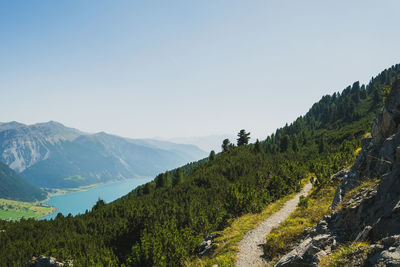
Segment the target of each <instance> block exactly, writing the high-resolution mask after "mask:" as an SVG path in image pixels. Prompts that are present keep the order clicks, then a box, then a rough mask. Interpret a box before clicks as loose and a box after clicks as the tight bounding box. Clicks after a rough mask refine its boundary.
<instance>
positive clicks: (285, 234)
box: [264, 181, 338, 262]
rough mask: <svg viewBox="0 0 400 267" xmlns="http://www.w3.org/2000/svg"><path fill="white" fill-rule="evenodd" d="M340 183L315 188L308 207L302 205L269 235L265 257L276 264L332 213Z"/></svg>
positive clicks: (329, 183)
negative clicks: (331, 209)
mask: <svg viewBox="0 0 400 267" xmlns="http://www.w3.org/2000/svg"><path fill="white" fill-rule="evenodd" d="M337 184H338V182H335V181H329V182H328V183H327V184H325V185H324V186H323V187H320V188H315V189H313V191H312V192H311V194H310V195H309V196H308V197H307V198H308V200H307V201H306V202H307V205H301V206H298V207H297V208H296V210H295V211H294V212H293V213H292V214H291V215H290V216H289V217H288V218H287V219H286V220H285V221H284V222H283V223H282V224H281V225H280V226H278V227H276V228H275V229H273V230H272V231H271V233H269V234H268V235H267V238H266V240H267V241H266V244H265V245H264V253H265V255H266V256H267V257H268V258H270V259H271V260H272V262H275V261H277V260H278V259H279V257H280V256H282V255H283V254H285V253H287V252H289V250H290V246H291V245H292V244H293V243H294V242H296V241H299V240H300V239H301V238H302V237H303V236H304V235H305V233H306V232H307V230H308V229H311V227H312V226H314V225H315V224H316V223H318V222H319V221H320V220H321V219H322V217H323V216H324V215H326V214H328V213H329V212H330V205H331V202H332V199H333V196H334V194H335V191H336V187H337Z"/></svg>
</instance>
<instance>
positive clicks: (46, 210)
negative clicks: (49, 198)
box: [0, 199, 55, 220]
mask: <svg viewBox="0 0 400 267" xmlns="http://www.w3.org/2000/svg"><path fill="white" fill-rule="evenodd" d="M54 211H55V208H54V207H51V206H48V205H45V204H34V203H30V202H21V201H14V200H8V199H0V220H8V219H12V220H18V219H20V218H22V217H23V218H26V219H27V218H40V217H43V216H46V215H49V214H51V213H52V212H54Z"/></svg>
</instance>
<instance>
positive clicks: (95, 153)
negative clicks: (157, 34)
mask: <svg viewBox="0 0 400 267" xmlns="http://www.w3.org/2000/svg"><path fill="white" fill-rule="evenodd" d="M0 155H1V160H2V161H3V162H4V163H6V164H7V165H9V166H10V167H11V168H12V169H14V170H15V171H17V172H19V173H20V174H21V175H22V176H23V177H25V178H26V179H27V180H28V181H30V182H31V183H33V184H35V185H38V186H40V187H77V186H81V185H88V184H94V183H99V182H107V181H110V180H121V179H126V178H134V177H143V176H154V175H155V174H157V173H159V172H162V171H165V170H167V169H170V168H174V167H177V166H179V165H182V164H185V163H187V162H189V161H195V160H198V159H201V158H203V157H204V156H206V155H207V154H206V153H205V152H203V151H202V150H200V149H199V148H197V147H195V146H193V145H180V144H175V143H171V142H161V141H155V140H147V139H129V138H122V137H119V136H115V135H109V134H106V133H103V132H102V133H97V134H88V133H83V132H81V131H79V130H76V129H73V128H69V127H66V126H64V125H62V124H60V123H58V122H54V121H50V122H47V123H38V124H34V125H24V124H20V123H16V122H11V123H1V124H0Z"/></svg>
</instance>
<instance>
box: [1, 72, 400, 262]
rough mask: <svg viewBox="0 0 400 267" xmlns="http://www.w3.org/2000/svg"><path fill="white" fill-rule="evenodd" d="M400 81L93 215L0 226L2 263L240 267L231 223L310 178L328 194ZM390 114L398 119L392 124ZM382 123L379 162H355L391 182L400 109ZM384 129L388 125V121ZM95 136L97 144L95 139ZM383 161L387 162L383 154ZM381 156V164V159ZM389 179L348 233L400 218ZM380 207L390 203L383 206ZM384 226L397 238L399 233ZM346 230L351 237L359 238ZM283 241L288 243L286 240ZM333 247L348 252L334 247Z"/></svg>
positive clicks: (316, 108)
mask: <svg viewBox="0 0 400 267" xmlns="http://www.w3.org/2000/svg"><path fill="white" fill-rule="evenodd" d="M397 77H400V65H396V66H392V67H391V68H390V69H387V70H384V71H383V72H382V73H381V74H379V75H378V76H376V77H375V78H373V79H371V81H370V83H369V84H367V85H360V84H359V83H358V82H355V83H354V84H353V85H351V86H349V87H347V88H345V89H344V90H342V91H341V92H340V93H335V94H333V95H327V96H323V97H322V98H321V100H320V101H318V102H317V103H315V104H314V105H313V106H312V107H311V108H310V110H309V111H308V112H307V114H305V115H304V116H300V117H298V119H296V120H295V121H294V122H293V123H291V124H287V125H285V126H284V127H282V128H279V129H277V130H276V132H275V133H274V134H271V135H270V136H268V137H266V139H265V140H263V141H260V142H256V143H254V144H243V145H240V146H233V145H232V146H228V149H227V150H226V151H224V152H222V153H218V154H217V155H214V156H211V155H210V156H209V157H208V158H206V159H203V160H202V161H199V162H197V163H194V164H189V165H186V166H183V167H181V168H177V169H175V170H171V171H167V172H163V173H161V174H159V175H157V176H156V178H155V179H154V181H152V182H149V183H147V184H145V185H142V186H140V187H138V188H136V189H135V190H133V191H132V192H130V193H129V194H127V195H125V196H123V197H121V198H120V199H118V200H116V201H114V202H111V203H104V201H102V200H99V201H98V202H97V203H96V204H95V205H94V206H93V208H92V210H91V211H88V212H86V213H85V214H81V215H78V216H74V217H73V216H66V217H64V216H63V215H61V214H59V215H57V217H56V219H55V220H51V221H25V220H23V221H21V222H19V223H9V222H4V221H0V229H2V230H3V229H4V231H6V234H2V233H0V258H1V259H2V260H3V262H2V263H3V265H5V266H21V265H23V264H25V263H26V262H27V261H28V260H29V259H30V258H31V257H32V255H51V256H52V257H56V258H57V259H58V260H60V261H67V260H73V261H74V264H76V265H79V266H97V265H99V266H212V265H214V264H218V266H219V265H221V266H233V265H234V252H233V251H234V249H232V248H233V247H234V246H235V242H236V241H234V240H233V239H237V236H238V235H239V233H237V232H239V231H241V230H237V231H236V230H234V231H231V232H234V233H232V235H231V236H230V237H231V238H233V239H229V236H227V234H226V233H227V231H229V228H228V229H227V227H228V226H230V225H231V224H232V223H234V224H235V226H237V224H239V228H240V227H241V226H244V227H247V222H243V224H241V222H240V221H239V217H240V216H242V215H244V214H247V213H258V212H261V211H263V210H264V209H265V208H266V207H267V206H268V205H270V204H271V203H273V202H275V201H276V200H278V199H282V198H283V197H284V196H288V195H290V194H292V193H294V192H296V191H299V190H300V189H301V186H302V182H303V181H306V180H308V181H309V180H311V181H312V183H313V187H314V189H313V190H316V192H321V193H324V192H325V191H324V188H325V187H326V185H327V184H328V183H329V181H330V180H331V179H330V178H331V177H332V175H333V174H335V173H337V172H338V171H340V170H342V169H344V168H348V167H349V166H351V165H352V164H354V163H355V162H356V157H357V153H356V152H357V151H359V147H360V146H363V147H364V146H365V145H367V147H368V142H366V141H365V140H364V141H362V140H363V138H364V137H365V136H367V133H368V132H369V131H370V129H371V122H372V121H373V119H374V118H375V117H376V113H377V112H379V111H380V110H381V109H382V107H383V102H384V101H388V100H387V96H388V94H387V93H388V92H389V91H390V87H391V86H392V85H393V83H394V82H395V80H396V79H397ZM395 106H396V105H395ZM390 110H392V109H390ZM388 115H390V116H388ZM392 115H396V116H393V117H392V118H393V120H392V119H391V116H392ZM381 118H382V121H383V125H387V126H388V127H387V129H390V131H389V130H388V131H384V135H382V134H381V133H383V132H382V131H376V133H377V134H375V133H374V134H373V136H380V135H382V136H384V139H380V138H378V139H379V140H381V141H383V145H382V146H381V145H377V146H374V148H373V147H371V149H372V150H373V152H372V153H373V154H366V155H371V156H372V157H367V160H365V161H362V162H364V163H362V164H361V165H357V166H359V167H360V168H367V169H369V168H371V170H377V171H378V172H377V174H379V175H380V174H382V176H385V172H387V171H390V166H388V165H390V164H388V163H387V162H390V163H392V162H393V160H392V159H391V156H394V159H396V156H397V154H398V153H397V152H398V151H397V150H398V149H397V146H398V142H397V141H398V140H397V139H391V138H390V137H391V136H392V133H393V132H392V130H394V131H397V128H398V124H399V122H400V120H399V118H398V116H397V113H392V114H391V112H389V113H385V115H383V114H382V116H381ZM266 123H267V122H266ZM386 123H387V124H386ZM376 125H381V126H378V128H379V127H381V128H382V129H386V126H385V127H383V126H382V123H377V124H376ZM374 131H375V130H373V132H374ZM388 137H389V138H388ZM92 138H94V139H95V140H98V139H97V137H96V136H93V137H92ZM85 140H86V139H85ZM399 140H400V139H399ZM96 144H97V143H96ZM116 146H118V143H117V144H116ZM375 148H376V149H377V150H376V149H375ZM122 152H123V151H121V153H122ZM381 152H382V153H383V154H381ZM385 155H388V158H385V157H384V158H381V156H385ZM375 158H377V161H373V159H375ZM371 159H372V161H371ZM386 161H387V162H386ZM385 162H386V163H385ZM370 163H371V164H370ZM356 164H357V163H356ZM380 171H382V172H380ZM360 173H362V171H361V172H360ZM368 173H371V174H373V175H374V174H375V172H368ZM390 176H391V177H392V178H390V179H389V180H390V181H391V182H389V183H386V184H385V186H384V188H386V189H387V188H389V189H390V190H389V191H387V192H389V193H390V194H386V195H385V194H384V192H385V191H382V194H379V197H378V198H377V202H376V203H375V205H374V209H373V211H376V214H373V212H370V211H368V205H367V204H368V201H366V202H364V204H363V205H361V207H360V208H358V209H353V208H352V205H350V207H349V210H348V212H349V213H348V214H349V217H350V218H352V217H354V218H357V216H358V217H363V216H364V215H365V218H367V219H368V218H370V219H371V220H364V221H360V222H361V224H358V222H359V221H356V223H354V224H353V223H352V221H349V222H350V224H349V225H346V223H343V224H341V225H340V226H341V227H349V228H348V229H349V230H352V229H355V230H356V231H358V230H359V228H363V230H364V228H367V229H369V228H368V227H367V226H371V227H372V228H374V226H375V225H363V224H362V223H363V222H365V223H376V224H377V226H379V227H377V228H376V230H374V231H373V232H371V233H373V234H374V235H375V234H379V231H380V230H381V229H385V225H386V223H389V224H391V223H393V220H398V205H393V203H395V202H396V200H397V199H398V192H399V186H398V184H399V183H398V172H394V173H392V174H390ZM382 178H383V177H382ZM384 179H385V178H384ZM367 195H368V194H367ZM316 201H318V199H317V200H316ZM381 201H384V202H381ZM386 201H389V202H386ZM391 201H393V203H392V202H391ZM302 202H303V201H302ZM380 203H384V204H385V203H388V204H389V205H388V206H387V207H384V206H380V205H379V204H380ZM379 207H383V208H382V209H379ZM320 209H322V207H320V206H318V205H317V207H316V210H315V213H318V212H319V210H320ZM358 211H361V213H359V212H358ZM390 212H392V213H390ZM313 213H314V211H313ZM378 213H379V214H378ZM311 215H313V214H311V213H310V214H307V215H306V216H311ZM380 215H382V216H383V217H380ZM325 219H326V220H330V218H325ZM331 219H332V220H333V221H332V222H331V223H333V224H334V223H335V222H339V221H335V220H334V218H333V215H332V217H331ZM245 220H247V219H245ZM317 221H318V220H317ZM380 222H382V224H380V225H379V223H380ZM291 223H293V224H294V226H295V227H296V228H298V229H301V231H300V233H299V235H300V236H303V235H306V234H307V233H310V231H311V230H310V229H309V230H307V229H302V228H301V227H302V223H303V221H302V220H299V221H297V220H296V221H292V222H291ZM326 223H328V222H326ZM394 225H395V226H396V224H394ZM386 228H387V229H388V231H387V233H388V234H390V235H391V234H396V232H395V231H398V229H400V228H399V227H397V228H396V229H394V230H393V229H391V228H389V227H386ZM224 229H225V230H224ZM338 229H340V227H339V228H338ZM314 230H315V231H314ZM319 230H329V229H326V224H323V225H321V226H320V227H319V228H318V229H317V228H315V229H314V228H313V230H312V231H311V232H316V231H319ZM389 230H390V231H389ZM392 230H393V231H392ZM215 232H218V233H219V234H222V235H223V236H221V237H219V238H218V240H217V241H219V242H220V243H218V244H217V245H216V246H213V248H215V250H214V251H211V252H210V253H211V255H209V256H210V257H213V256H216V257H219V256H221V258H219V259H218V260H217V261H212V260H213V259H211V258H209V257H208V256H204V258H203V259H199V257H198V255H199V254H198V253H199V252H200V251H199V248H200V246H199V245H200V244H201V242H202V240H204V237H207V236H209V235H210V234H211V233H215ZM339 233H340V231H339ZM354 233H356V232H354ZM230 234H231V233H228V235H230ZM288 234H290V233H288ZM342 234H343V235H342V237H346V236H351V234H352V232H351V231H349V232H348V231H345V232H342ZM348 234H349V235H348ZM43 237H45V238H43ZM377 237H378V238H379V236H377ZM390 237H392V236H390ZM392 239H395V238H392ZM318 240H320V241H322V242H321V244H322V245H329V243H326V242H325V241H327V242H328V241H330V240H331V239H329V240H327V239H323V236H322V237H321V236H320V238H319V239H318ZM208 241H209V240H208ZM208 241H207V242H208ZM214 241H215V240H214ZM342 241H346V240H345V239H338V241H337V242H342ZM372 241H373V242H375V241H377V239H376V240H372ZM386 241H387V240H386ZM386 241H385V240H384V241H382V242H386ZM392 241H393V240H392ZM394 241H396V240H394ZM278 242H279V243H280V245H281V243H282V242H281V240H279V239H278ZM203 244H204V243H203ZM392 244H393V245H395V246H398V243H397V244H396V242H390V244H389V248H388V251H387V253H396V251H397V250H396V249H397V248H395V247H392V248H391V247H390V245H392ZM385 246H386V243H385V244H377V246H375V247H374V248H372V249H374V250H375V249H377V250H376V251H377V252H378V251H379V250H381V249H383V250H381V251H382V252H385V251H384V250H385V249H386V247H385ZM82 248H84V253H82ZM308 248H310V253H312V252H313V251H315V250H314V246H308ZM335 248H341V246H332V249H335ZM226 250H229V251H226ZM232 250H233V251H232ZM339 250H340V251H341V249H339ZM214 252H215V254H213V253H214ZM322 254H323V253H321V255H322ZM201 260H204V261H203V262H201ZM192 261H193V262H192ZM292 266H296V265H292ZM349 266H354V265H349Z"/></svg>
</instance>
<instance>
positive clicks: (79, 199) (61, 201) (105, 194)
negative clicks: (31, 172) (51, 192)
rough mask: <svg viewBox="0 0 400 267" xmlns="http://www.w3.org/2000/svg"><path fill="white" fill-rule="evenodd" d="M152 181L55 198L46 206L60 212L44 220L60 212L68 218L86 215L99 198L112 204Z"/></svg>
mask: <svg viewBox="0 0 400 267" xmlns="http://www.w3.org/2000/svg"><path fill="white" fill-rule="evenodd" d="M152 179H153V178H140V179H129V180H125V181H120V182H115V183H109V184H104V185H100V186H97V187H94V188H90V189H88V190H86V191H79V192H73V193H68V194H64V195H56V196H53V197H51V198H50V200H49V201H47V202H45V203H44V204H47V205H51V206H54V207H56V208H57V209H58V210H57V212H56V213H54V214H52V215H49V216H47V217H45V218H43V219H52V218H55V217H56V216H57V213H59V212H61V213H62V214H63V215H64V216H67V215H68V213H71V214H72V215H77V214H79V213H85V211H86V210H89V211H90V210H91V209H92V207H93V205H94V204H96V202H97V200H98V199H99V198H100V199H102V200H104V201H105V202H106V203H110V202H111V201H114V200H116V199H117V198H120V197H122V196H123V195H126V194H127V193H129V192H130V191H132V190H133V189H135V188H136V187H137V186H139V185H142V184H145V183H147V182H150V181H151V180H152Z"/></svg>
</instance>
